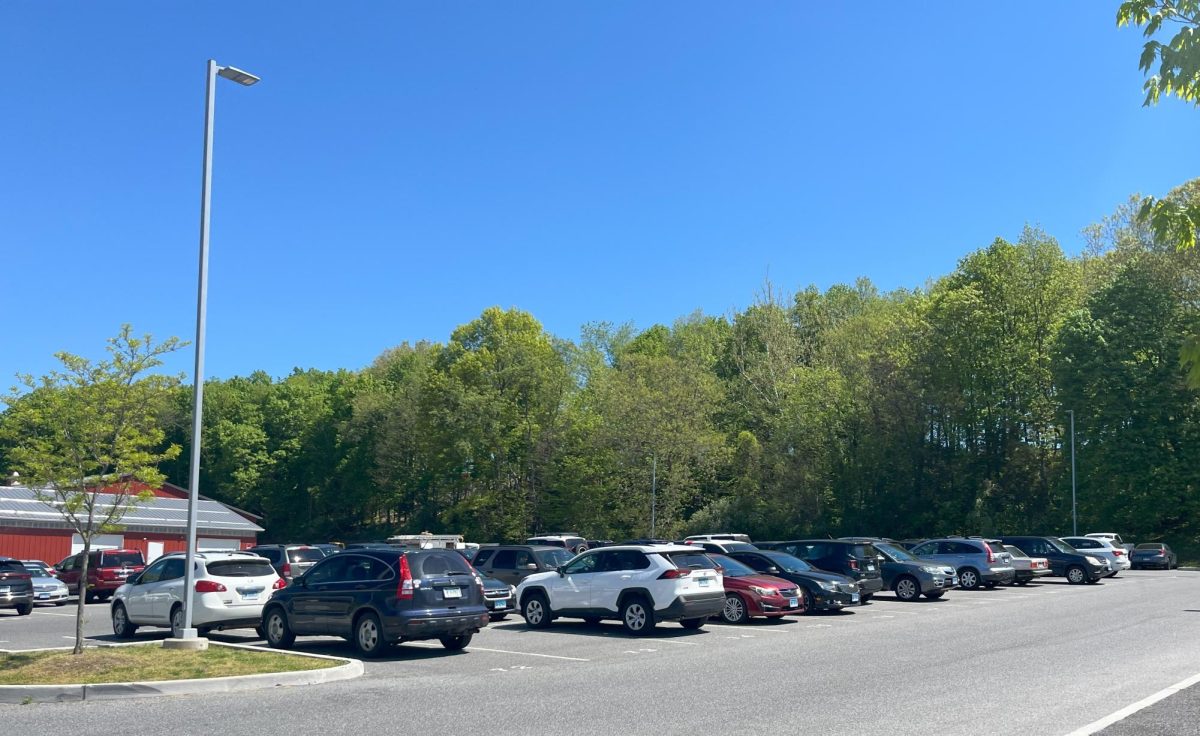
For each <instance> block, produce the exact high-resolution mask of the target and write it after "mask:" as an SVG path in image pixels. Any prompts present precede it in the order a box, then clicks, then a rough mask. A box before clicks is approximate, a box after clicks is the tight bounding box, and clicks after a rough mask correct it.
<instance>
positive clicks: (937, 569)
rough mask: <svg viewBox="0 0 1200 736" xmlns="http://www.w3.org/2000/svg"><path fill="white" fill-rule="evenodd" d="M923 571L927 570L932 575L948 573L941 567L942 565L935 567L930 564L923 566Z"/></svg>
mask: <svg viewBox="0 0 1200 736" xmlns="http://www.w3.org/2000/svg"><path fill="white" fill-rule="evenodd" d="M921 571H922V572H927V573H929V574H930V575H938V574H942V575H945V574H946V571H945V570H944V569H942V568H940V567H933V566H930V565H926V566H925V567H922V568H921Z"/></svg>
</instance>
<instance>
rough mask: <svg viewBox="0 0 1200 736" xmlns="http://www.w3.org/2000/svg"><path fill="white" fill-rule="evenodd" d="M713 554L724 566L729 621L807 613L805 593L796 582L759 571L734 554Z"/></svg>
mask: <svg viewBox="0 0 1200 736" xmlns="http://www.w3.org/2000/svg"><path fill="white" fill-rule="evenodd" d="M709 556H710V557H712V558H713V560H714V561H715V562H716V563H717V564H718V565H720V566H721V567H722V568H723V570H722V572H721V575H722V576H723V579H724V581H725V608H724V609H722V611H721V618H722V619H723V620H724V621H725V622H726V623H731V624H744V623H746V622H747V621H749V620H750V618H751V617H753V616H767V617H770V618H776V617H779V616H787V615H789V614H795V613H804V596H803V595H801V594H800V590H799V589H798V588H797V587H796V584H795V583H793V582H791V581H788V580H784V579H783V578H777V577H774V576H771V575H762V574H760V573H757V572H755V571H754V570H753V569H752V568H750V567H748V566H746V565H745V564H743V563H741V562H738V561H737V560H735V559H733V558H732V557H726V556H725V555H715V554H710V555H709Z"/></svg>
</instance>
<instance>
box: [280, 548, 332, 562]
mask: <svg viewBox="0 0 1200 736" xmlns="http://www.w3.org/2000/svg"><path fill="white" fill-rule="evenodd" d="M323 559H325V553H324V552H322V551H321V550H319V549H317V548H316V547H297V548H296V549H289V550H288V562H318V561H320V560H323Z"/></svg>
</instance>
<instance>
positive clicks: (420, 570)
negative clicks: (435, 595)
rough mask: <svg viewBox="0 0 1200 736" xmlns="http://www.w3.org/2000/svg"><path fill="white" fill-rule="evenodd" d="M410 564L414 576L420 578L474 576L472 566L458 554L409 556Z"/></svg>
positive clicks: (442, 553)
mask: <svg viewBox="0 0 1200 736" xmlns="http://www.w3.org/2000/svg"><path fill="white" fill-rule="evenodd" d="M408 564H409V565H411V566H412V568H413V570H412V574H413V575H414V576H415V577H419V578H429V577H435V576H438V575H449V574H451V573H466V574H468V575H470V574H473V572H474V571H473V570H472V569H471V566H470V565H469V564H468V563H467V561H466V560H464V559H463V556H462V555H460V554H458V553H457V552H441V551H437V552H432V551H431V552H425V553H420V552H418V553H416V554H410V555H408Z"/></svg>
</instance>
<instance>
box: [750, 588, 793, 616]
mask: <svg viewBox="0 0 1200 736" xmlns="http://www.w3.org/2000/svg"><path fill="white" fill-rule="evenodd" d="M758 606H759V609H760V611H759V613H761V615H763V616H787V615H788V614H796V613H804V596H802V595H801V594H800V591H799V590H797V591H796V593H795V595H789V596H784V595H772V596H762V597H760V598H759V599H758Z"/></svg>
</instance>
